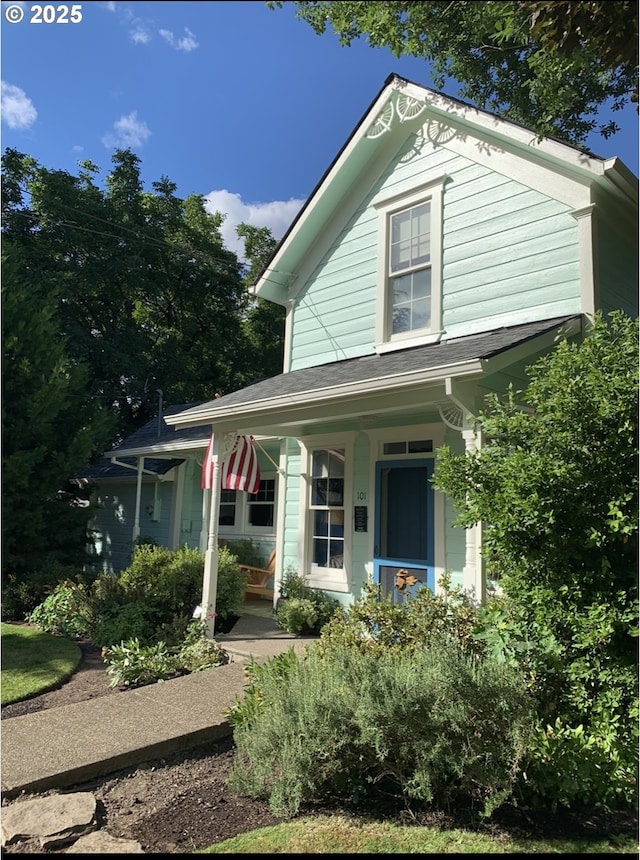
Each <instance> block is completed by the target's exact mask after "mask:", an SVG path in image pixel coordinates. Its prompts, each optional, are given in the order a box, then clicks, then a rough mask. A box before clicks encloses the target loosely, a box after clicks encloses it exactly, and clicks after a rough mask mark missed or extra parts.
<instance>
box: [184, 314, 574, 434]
mask: <svg viewBox="0 0 640 860" xmlns="http://www.w3.org/2000/svg"><path fill="white" fill-rule="evenodd" d="M579 319H580V316H579V315H571V316H563V317H554V318H552V319H547V320H542V321H536V322H531V323H525V324H522V325H517V326H511V327H505V328H499V329H494V330H492V331H488V332H484V333H481V334H474V335H469V336H467V337H461V338H455V339H451V340H443V341H441V342H440V343H435V344H429V345H426V346H418V347H412V348H410V349H404V350H398V351H395V352H388V353H385V354H381V355H378V354H374V355H367V356H363V357H359V358H352V359H345V360H343V361H336V362H332V363H329V364H322V365H318V366H315V367H308V368H303V369H301V370H294V371H290V372H289V373H281V374H279V375H278V376H273V377H271V378H269V379H264V380H260V381H259V382H256V383H254V384H253V385H249V386H247V387H246V388H241V389H240V390H238V391H234V392H232V393H230V394H226V395H223V396H222V397H219V398H217V399H216V400H211V401H208V402H206V403H202V404H200V405H198V406H194V407H192V408H190V409H186V410H184V411H182V412H178V413H176V414H174V415H172V416H168V417H167V423H168V424H169V425H173V426H175V427H176V429H178V428H180V430H182V429H183V428H186V427H194V426H197V425H202V424H208V425H211V424H212V423H213V424H216V423H217V422H225V423H226V424H228V423H229V422H231V421H233V420H234V417H238V418H239V419H240V422H241V423H242V420H243V418H244V417H246V418H248V417H249V413H251V415H254V416H255V415H256V414H257V413H259V412H265V413H266V412H272V411H273V410H274V409H278V408H280V407H282V408H291V407H295V406H296V405H303V404H305V403H309V402H311V401H313V402H314V403H316V404H317V403H319V402H320V401H323V400H330V399H334V398H336V397H338V396H340V395H342V396H347V397H348V396H353V395H354V394H362V393H369V394H371V393H374V392H376V391H378V392H380V391H383V390H386V389H388V388H390V387H393V386H396V385H402V384H410V383H411V382H412V381H413V379H416V380H418V381H422V380H424V379H429V380H430V381H437V380H443V379H445V378H446V377H447V376H451V375H465V374H466V375H468V376H476V377H477V376H478V375H481V374H482V365H481V364H480V363H481V362H486V361H487V360H489V359H495V358H496V357H497V356H500V355H502V354H504V353H507V352H508V351H513V350H515V348H516V347H520V346H523V345H525V344H527V343H528V342H530V341H534V340H535V339H536V338H539V337H541V336H542V335H545V334H548V333H553V332H555V331H556V330H558V329H562V328H564V327H567V326H568V324H570V323H574V322H575V321H577V320H579ZM574 330H575V326H574ZM534 351H535V345H534V344H532V345H531V352H534ZM243 426H244V424H243Z"/></svg>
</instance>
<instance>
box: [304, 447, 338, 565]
mask: <svg viewBox="0 0 640 860" xmlns="http://www.w3.org/2000/svg"><path fill="white" fill-rule="evenodd" d="M344 462H345V452H344V448H320V449H317V450H314V451H312V452H311V482H310V499H309V517H310V521H309V527H310V528H309V530H310V534H311V567H312V569H313V568H319V567H323V568H324V567H333V568H342V567H343V566H344V520H345V508H344V490H345V487H344Z"/></svg>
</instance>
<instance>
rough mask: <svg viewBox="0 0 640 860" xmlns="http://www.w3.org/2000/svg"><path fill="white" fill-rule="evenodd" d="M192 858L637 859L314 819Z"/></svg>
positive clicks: (613, 841) (626, 840)
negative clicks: (597, 856) (462, 856)
mask: <svg viewBox="0 0 640 860" xmlns="http://www.w3.org/2000/svg"><path fill="white" fill-rule="evenodd" d="M194 853H196V854H636V855H637V853H638V842H637V841H636V840H634V839H632V838H631V837H623V838H621V837H616V836H613V835H612V836H611V837H610V838H608V839H597V840H596V839H594V840H588V839H561V840H560V839H558V840H555V839H536V838H535V837H534V836H532V837H531V838H526V837H521V838H512V837H510V836H508V835H506V834H504V835H496V836H494V835H492V836H490V835H488V834H484V833H474V832H472V831H469V830H458V829H452V830H439V829H437V828H433V827H418V826H415V827H414V826H407V827H399V826H396V825H392V824H385V823H379V822H371V821H364V820H363V821H354V820H352V819H346V818H340V817H328V816H318V817H313V818H301V819H298V820H297V821H290V822H285V823H283V824H277V825H275V826H274V827H265V828H263V829H262V830H254V831H252V832H251V833H243V834H241V835H240V836H236V837H234V838H233V839H227V840H226V841H224V842H219V843H217V844H215V845H211V846H210V847H209V848H205V849H202V850H201V851H196V852H194Z"/></svg>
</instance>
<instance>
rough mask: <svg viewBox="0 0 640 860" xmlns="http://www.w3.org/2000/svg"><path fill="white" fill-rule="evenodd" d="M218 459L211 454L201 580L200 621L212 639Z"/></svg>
mask: <svg viewBox="0 0 640 860" xmlns="http://www.w3.org/2000/svg"><path fill="white" fill-rule="evenodd" d="M220 472H221V464H220V457H219V455H218V454H217V453H214V454H213V477H212V482H211V490H210V492H209V493H207V492H206V491H205V492H204V493H203V495H204V496H206V495H208V496H209V497H210V502H209V529H208V532H209V533H208V536H207V548H206V550H205V554H204V577H203V580H202V601H201V603H200V606H201V607H202V616H201V617H202V619H203V620H204V622H205V624H206V628H207V629H206V635H207V638H208V639H213V634H214V630H215V618H216V616H215V610H216V595H217V590H218V513H219V511H220Z"/></svg>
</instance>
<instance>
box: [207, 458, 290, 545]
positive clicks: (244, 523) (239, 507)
mask: <svg viewBox="0 0 640 860" xmlns="http://www.w3.org/2000/svg"><path fill="white" fill-rule="evenodd" d="M260 478H261V480H263V481H269V480H272V481H274V482H275V485H274V492H275V497H274V500H273V526H252V525H250V524H249V496H248V494H247V493H245V492H243V491H242V490H236V521H235V523H234V525H232V526H219V527H218V533H219V534H220V535H221V536H223V537H238V536H239V535H246V536H247V537H252V536H254V535H255V536H256V537H260V536H262V535H274V534H275V533H276V522H277V519H276V516H277V511H278V475H277V473H276V472H265V471H262V470H261V472H260Z"/></svg>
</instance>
